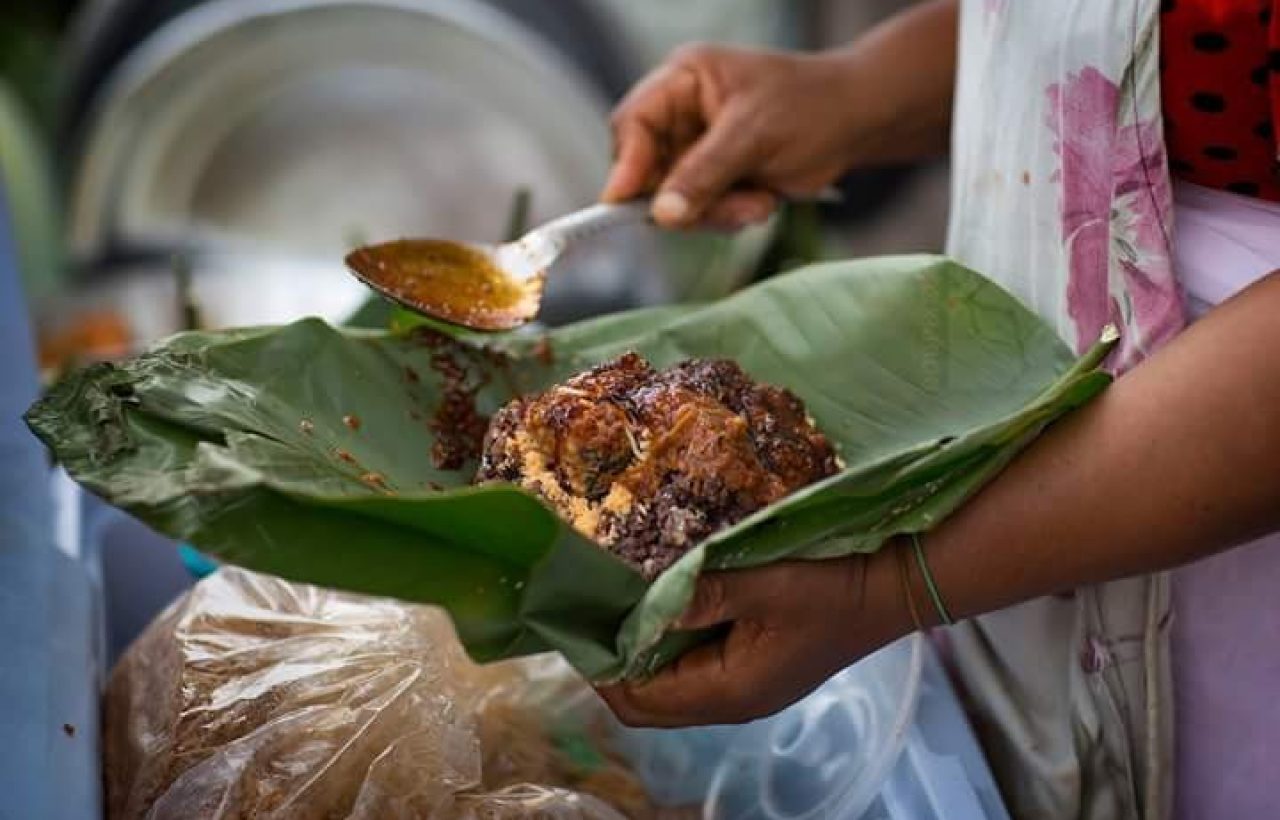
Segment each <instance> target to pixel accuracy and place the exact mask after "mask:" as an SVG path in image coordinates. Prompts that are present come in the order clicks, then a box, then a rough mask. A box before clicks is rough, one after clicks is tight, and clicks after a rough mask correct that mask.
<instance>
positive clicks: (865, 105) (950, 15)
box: [826, 0, 959, 168]
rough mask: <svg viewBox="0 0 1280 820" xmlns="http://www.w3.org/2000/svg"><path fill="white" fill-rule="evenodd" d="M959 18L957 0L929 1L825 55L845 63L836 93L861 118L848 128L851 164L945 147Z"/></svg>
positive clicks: (924, 154)
mask: <svg viewBox="0 0 1280 820" xmlns="http://www.w3.org/2000/svg"><path fill="white" fill-rule="evenodd" d="M958 17H959V15H958V10H957V0H930V1H929V2H925V3H919V4H917V5H915V6H913V7H911V8H909V9H907V10H906V11H903V12H900V13H898V14H895V15H894V16H893V17H891V18H889V19H888V20H886V21H885V22H883V23H881V24H880V25H878V26H876V27H875V28H873V29H872V30H871V31H869V32H867V33H866V34H865V35H863V36H862V37H860V38H858V39H857V40H856V41H854V42H853V43H851V44H850V45H848V46H846V47H844V48H841V49H839V50H837V51H832V52H827V55H826V56H829V57H830V58H831V59H833V60H834V61H836V62H837V63H838V65H839V67H840V77H841V80H840V81H839V86H840V87H839V88H837V89H832V91H831V93H832V98H833V99H835V100H838V101H839V102H840V108H841V110H843V111H846V112H848V113H849V114H850V116H851V119H852V120H854V121H856V123H857V125H856V127H852V128H851V129H850V135H851V136H850V144H849V146H848V147H849V165H850V167H851V168H858V167H867V166H873V165H883V164H891V163H895V162H904V161H910V160H916V159H921V158H926V157H933V156H937V155H939V154H942V153H944V152H945V151H946V149H947V146H948V142H949V138H950V129H951V104H952V96H953V91H954V86H955V73H956V44H957V43H956V40H957V35H958Z"/></svg>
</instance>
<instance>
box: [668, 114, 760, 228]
mask: <svg viewBox="0 0 1280 820" xmlns="http://www.w3.org/2000/svg"><path fill="white" fill-rule="evenodd" d="M756 145H757V140H756V139H754V138H753V137H752V135H751V132H750V129H749V127H747V123H746V122H745V121H744V118H743V117H741V116H739V115H735V114H734V113H733V111H732V110H730V109H727V110H726V111H725V112H724V113H723V114H722V116H720V117H718V118H717V119H716V121H715V122H714V124H713V125H712V126H711V128H709V129H708V130H707V131H706V132H705V133H704V134H703V135H702V136H701V137H700V138H699V139H698V141H697V142H695V143H694V144H693V145H692V146H691V147H690V148H689V150H688V151H686V152H685V153H684V155H683V156H681V157H680V159H679V161H678V162H677V163H676V165H675V167H674V168H672V169H671V173H669V174H668V175H667V178H666V179H665V180H664V181H663V183H662V185H661V187H660V188H659V189H658V195H657V197H655V199H654V202H653V218H654V219H655V220H657V222H658V223H659V224H661V225H664V226H667V227H681V226H684V225H689V224H691V223H693V222H696V221H697V220H698V219H700V218H701V217H702V216H703V215H704V214H705V213H706V212H707V210H708V209H709V208H711V206H712V205H713V204H715V203H716V202H717V201H718V200H719V199H720V198H721V197H722V196H723V195H724V194H725V193H727V192H728V191H729V189H730V188H732V187H733V185H734V183H736V182H738V181H739V180H741V179H743V178H745V177H748V176H750V175H751V173H752V172H753V171H754V170H755V168H754V167H753V166H754V165H755V164H756V160H757V157H756V156H755V154H756Z"/></svg>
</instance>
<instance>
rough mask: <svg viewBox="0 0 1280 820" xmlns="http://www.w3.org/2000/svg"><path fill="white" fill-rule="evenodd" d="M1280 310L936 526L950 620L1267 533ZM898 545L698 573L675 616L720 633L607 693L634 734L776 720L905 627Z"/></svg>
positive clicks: (1146, 369) (1203, 343) (1269, 303)
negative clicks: (719, 628) (687, 602)
mask: <svg viewBox="0 0 1280 820" xmlns="http://www.w3.org/2000/svg"><path fill="white" fill-rule="evenodd" d="M1278 315H1280V271H1276V272H1273V273H1272V274H1270V275H1269V276H1267V277H1265V278H1264V279H1262V280H1261V281H1259V282H1258V283H1256V284H1254V285H1253V286H1251V287H1249V288H1247V289H1246V290H1244V291H1243V292H1241V293H1240V294H1239V295H1237V296H1236V297H1234V298H1233V299H1231V300H1229V301H1228V302H1226V303H1224V304H1223V305H1222V306H1220V307H1218V308H1217V309H1215V310H1213V311H1211V312H1210V313H1209V314H1208V315H1207V316H1206V317H1205V318H1203V319H1202V320H1200V321H1199V322H1197V323H1196V324H1195V325H1194V326H1192V327H1191V328H1190V329H1189V330H1187V331H1186V332H1185V333H1183V334H1182V335H1181V336H1179V337H1178V338H1177V339H1175V340H1174V341H1173V342H1171V343H1170V344H1169V345H1168V346H1166V347H1165V348H1164V349H1163V350H1161V351H1160V352H1159V353H1157V354H1156V355H1155V356H1153V357H1152V358H1151V359H1149V360H1148V361H1146V362H1144V363H1143V364H1140V365H1139V366H1138V367H1136V368H1134V369H1133V370H1132V371H1131V372H1130V373H1128V374H1127V375H1125V376H1123V377H1121V378H1120V379H1118V380H1117V381H1116V382H1115V384H1114V385H1113V386H1112V387H1111V388H1110V389H1109V390H1108V391H1107V392H1106V393H1104V394H1103V395H1102V396H1101V397H1100V398H1099V399H1097V400H1096V401H1094V402H1093V403H1091V404H1089V405H1087V406H1086V407H1085V408H1083V409H1081V410H1079V411H1077V412H1076V413H1074V414H1072V415H1071V416H1069V417H1067V418H1066V419H1064V420H1063V421H1061V422H1059V423H1058V424H1056V425H1055V426H1054V427H1052V428H1051V429H1049V430H1048V431H1047V432H1046V433H1045V434H1044V435H1043V436H1042V437H1041V438H1039V439H1038V440H1037V441H1036V442H1035V443H1034V444H1033V445H1032V446H1030V447H1029V448H1028V449H1027V450H1026V451H1025V452H1024V453H1022V454H1021V455H1020V456H1019V457H1018V458H1016V459H1015V460H1014V461H1013V462H1012V463H1011V464H1010V465H1009V467H1008V468H1007V469H1006V470H1005V471H1004V472H1003V473H1001V474H1000V476H998V477H997V478H996V479H995V480H994V481H993V482H992V483H991V484H989V485H988V486H987V487H986V488H985V489H984V490H982V491H981V492H980V493H979V494H978V495H977V496H975V497H974V498H973V499H972V500H971V501H970V502H969V503H968V504H966V505H965V506H964V507H962V508H961V509H960V510H958V511H957V512H956V513H955V514H954V515H952V516H951V517H950V518H948V519H947V520H946V521H944V522H943V523H942V524H941V525H940V526H939V527H937V528H936V529H935V530H934V531H933V532H931V533H930V534H929V536H928V538H927V542H926V550H927V553H928V559H929V564H930V567H931V568H932V572H933V575H934V577H935V579H936V580H937V582H938V586H939V588H940V589H941V591H942V595H943V597H944V598H945V600H946V603H947V605H948V607H949V608H950V609H951V612H952V614H953V615H954V616H957V617H964V616H971V615H975V614H978V613H982V612H987V611H990V610H993V609H998V608H1001V607H1004V606H1008V605H1010V604H1014V603H1017V602H1020V601H1025V600H1029V599H1031V598H1035V597H1038V596H1041V595H1045V594H1049V593H1054V592H1062V591H1066V590H1070V589H1073V588H1075V587H1079V586H1082V585H1087V584H1093V583H1097V582H1101V581H1106V580H1111V579H1117V578H1122V577H1126V576H1130V575H1136V574H1142V573H1148V572H1154V571H1158V570H1163V569H1168V568H1171V567H1174V566H1177V565H1179V564H1182V563H1186V562H1189V561H1192V560H1195V559H1198V558H1203V557H1206V556H1209V555H1211V554H1213V553H1215V552H1218V551H1221V550H1223V549H1226V548H1228V547H1231V546H1233V545H1236V544H1240V543H1243V542H1245V541H1248V540H1250V539H1252V538H1254V537H1256V536H1260V535H1263V534H1266V533H1269V532H1273V531H1275V530H1277V529H1280V356H1277V355H1275V354H1274V351H1275V350H1276V349H1277V348H1280V323H1278V322H1277V321H1276V317H1277V316H1278ZM902 548H903V547H902V545H900V544H899V545H896V546H894V547H889V548H886V549H885V550H882V551H881V552H880V553H877V554H876V555H873V556H870V557H867V558H863V557H856V558H850V559H842V560H836V561H824V562H814V563H812V564H809V565H805V564H799V563H793V564H782V565H778V566H776V567H767V568H763V569H757V570H743V571H741V572H733V573H720V574H718V575H713V574H709V575H707V576H706V577H705V579H704V580H703V581H702V582H701V583H700V586H699V589H698V591H697V594H696V596H695V601H694V603H693V606H692V607H691V609H690V611H689V612H688V614H687V615H686V616H685V618H684V624H685V625H689V626H706V625H712V624H721V623H728V624H731V628H730V631H729V633H728V636H727V637H726V638H725V639H724V640H722V641H719V642H717V643H714V644H710V645H707V646H704V647H701V648H699V649H697V650H695V651H693V652H691V653H689V654H688V655H686V656H685V657H683V658H681V659H680V660H679V661H678V662H677V663H676V664H675V665H673V666H672V667H670V668H669V669H668V670H666V671H664V672H662V673H660V674H659V675H658V677H656V678H655V679H653V680H652V681H649V682H647V683H644V684H639V685H623V686H617V687H612V688H609V689H606V690H603V691H602V695H603V696H604V697H605V699H606V700H607V701H608V702H609V704H610V705H611V706H612V707H613V708H614V710H615V711H616V712H617V713H618V714H619V716H620V717H621V718H622V719H623V720H624V721H626V722H628V723H631V724H636V725H656V726H679V725H687V724H703V723H734V722H740V721H743V720H750V719H754V718H756V717H761V716H764V715H767V714H771V713H773V712H775V711H777V710H779V709H781V708H783V707H785V706H787V705H789V704H790V703H792V702H794V701H795V700H797V699H799V698H800V697H802V696H803V695H805V694H807V693H808V692H809V691H811V690H812V689H813V688H815V687H816V686H817V685H819V684H820V683H821V682H822V681H823V680H825V678H826V677H827V676H828V675H830V674H831V673H832V672H834V671H836V670H838V669H840V668H842V667H843V666H845V665H847V664H848V663H850V662H852V661H854V660H856V659H857V658H859V657H862V656H864V655H866V654H867V653H869V652H871V651H873V650H875V649H877V648H879V647H880V646H882V645H884V644H886V643H888V642H890V641H892V640H894V639H895V638H897V637H899V636H901V635H904V634H906V633H908V632H910V631H911V630H912V629H913V628H914V625H913V624H912V618H911V615H910V613H909V610H908V606H907V593H906V590H905V589H904V587H903V583H904V581H905V582H906V583H908V584H910V586H911V588H912V589H913V593H912V595H913V597H914V599H915V600H916V601H917V602H927V601H928V598H927V593H926V592H925V588H924V586H923V584H922V582H921V578H920V577H919V574H918V573H910V572H908V573H907V574H906V575H905V576H904V571H903V564H902V563H900V562H899V561H898V560H897V556H896V555H895V552H896V550H899V549H902ZM824 573H829V575H830V577H823V574H824ZM920 612H921V614H922V616H923V617H924V618H925V619H926V621H927V622H928V623H936V620H937V619H936V615H935V614H934V613H933V612H932V610H931V609H930V608H929V607H928V606H927V605H924V606H921V607H920Z"/></svg>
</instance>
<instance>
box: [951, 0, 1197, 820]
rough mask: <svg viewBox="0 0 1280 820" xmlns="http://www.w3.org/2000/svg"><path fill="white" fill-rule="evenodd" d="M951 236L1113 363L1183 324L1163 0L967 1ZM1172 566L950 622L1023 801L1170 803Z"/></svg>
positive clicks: (971, 689)
mask: <svg viewBox="0 0 1280 820" xmlns="http://www.w3.org/2000/svg"><path fill="white" fill-rule="evenodd" d="M960 6H961V25H960V49H959V54H960V58H959V68H958V77H957V85H956V99H955V120H954V131H953V145H952V162H953V170H952V173H953V182H952V202H951V227H950V233H949V236H948V252H949V253H950V254H951V255H952V256H954V257H955V258H956V259H958V260H960V261H961V262H963V263H965V264H967V265H969V266H970V267H973V268H975V269H977V270H980V271H982V272H984V273H985V274H987V275H988V276H991V277H992V278H994V279H995V280H996V281H998V282H1000V283H1001V284H1002V285H1003V286H1005V287H1006V288H1007V289H1009V290H1010V291H1011V292H1013V293H1014V294H1015V295H1017V296H1018V297H1019V298H1021V299H1022V300H1023V301H1024V302H1026V303H1027V304H1028V305H1030V306H1031V307H1032V308H1033V309H1034V310H1035V311H1036V312H1037V313H1039V314H1040V315H1041V316H1042V317H1044V318H1045V319H1046V320H1047V321H1049V322H1050V323H1052V324H1053V325H1054V326H1055V327H1056V328H1057V330H1058V332H1059V334H1060V335H1061V336H1062V337H1063V338H1064V339H1067V340H1068V341H1069V342H1071V343H1072V344H1073V345H1075V347H1076V348H1077V349H1078V350H1084V349H1085V348H1087V347H1089V346H1090V345H1091V344H1092V343H1093V342H1094V341H1096V339H1097V338H1098V336H1099V334H1100V333H1101V331H1102V329H1103V327H1105V326H1106V325H1107V324H1114V325H1116V326H1117V327H1118V328H1119V329H1120V330H1121V334H1122V336H1121V342H1120V344H1119V346H1118V347H1117V349H1116V351H1115V353H1114V354H1113V355H1112V357H1111V359H1110V360H1109V363H1108V364H1109V367H1110V368H1111V369H1113V370H1114V371H1116V372H1118V373H1119V372H1123V371H1125V370H1127V369H1129V368H1131V367H1133V366H1134V365H1135V364H1137V363H1138V362H1140V361H1141V360H1142V359H1143V358H1144V357H1145V356H1146V355H1148V354H1149V353H1150V352H1152V351H1153V350H1155V349H1156V348H1158V347H1159V346H1160V345H1162V344H1163V343H1165V342H1166V341H1168V340H1169V339H1170V338H1172V337H1173V336H1174V335H1176V334H1177V333H1178V332H1179V331H1180V330H1181V329H1182V328H1183V327H1184V325H1185V317H1184V315H1183V306H1182V305H1183V299H1182V294H1181V292H1180V288H1179V286H1178V283H1177V280H1176V279H1175V278H1174V275H1173V268H1172V264H1171V258H1172V244H1171V243H1172V238H1171V229H1172V223H1173V219H1172V207H1173V206H1172V195H1171V187H1170V182H1169V176H1168V171H1167V167H1166V160H1165V150H1164V142H1163V135H1162V133H1161V120H1160V85H1159V53H1158V52H1159V28H1158V26H1159V2H1158V0H1131V1H1130V2H1127V3H1116V2H1113V1H1112V0H1053V2H1039V1H1037V2H1012V1H1011V0H961V2H960ZM1169 624H1170V594H1169V581H1168V578H1167V576H1165V575H1157V576H1151V577H1146V578H1137V579H1131V580H1125V581H1119V582H1114V583H1110V584H1105V585H1103V586H1100V587H1095V588H1090V589H1082V590H1079V591H1077V592H1076V593H1074V594H1072V595H1070V596H1062V597H1053V598H1046V599H1041V600H1037V601H1031V602H1029V603H1026V604H1022V605H1020V606H1017V607H1012V608H1010V609H1007V610H1003V611H1000V612H996V613H992V614H989V615H986V616H983V617H980V618H976V619H973V620H972V621H969V622H967V623H964V624H961V625H958V626H956V627H953V628H952V629H951V630H950V631H949V633H948V636H947V637H948V640H949V643H950V646H951V649H952V653H951V654H952V661H953V665H954V670H953V671H954V673H955V676H956V678H957V681H958V683H959V684H960V687H961V689H962V691H963V692H964V694H965V696H966V698H967V700H968V701H969V704H968V705H969V706H970V709H971V714H972V715H973V716H974V718H975V724H976V727H977V729H978V731H979V733H980V734H981V735H982V737H983V741H984V745H985V748H986V750H987V752H988V755H989V757H990V760H991V762H992V765H993V767H994V768H995V770H996V774H997V777H998V778H999V780H1000V781H1001V787H1002V791H1003V793H1004V796H1005V799H1006V801H1007V803H1008V806H1009V809H1010V812H1011V814H1012V815H1013V816H1014V817H1017V818H1068V817H1069V818H1087V820H1111V819H1112V818H1125V820H1137V818H1149V819H1151V820H1155V819H1156V818H1159V819H1160V820H1163V818H1166V817H1168V816H1169V815H1170V808H1171V788H1170V787H1171V780H1170V778H1171V772H1172V761H1173V755H1172V750H1173V745H1172V744H1173V738H1172V720H1171V717H1172V715H1171V706H1172V697H1171V683H1170V681H1171V677H1170V669H1169Z"/></svg>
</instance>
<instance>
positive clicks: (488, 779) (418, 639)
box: [104, 568, 700, 820]
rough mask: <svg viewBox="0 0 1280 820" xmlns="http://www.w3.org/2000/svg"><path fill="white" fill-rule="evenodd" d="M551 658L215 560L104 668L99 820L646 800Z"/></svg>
mask: <svg viewBox="0 0 1280 820" xmlns="http://www.w3.org/2000/svg"><path fill="white" fill-rule="evenodd" d="M610 731H611V729H610V724H609V719H608V716H607V713H606V712H605V710H604V709H603V707H601V706H600V705H599V704H598V702H596V701H595V700H594V699H593V698H592V697H591V695H590V692H589V690H588V689H587V687H586V685H585V684H583V683H582V682H581V681H580V680H579V679H578V678H577V676H576V675H574V674H573V673H572V672H570V671H569V669H568V667H567V665H566V664H564V663H563V662H562V661H560V660H559V659H557V658H554V657H540V658H534V659H529V660H524V661H513V662H505V663H501V664H493V665H489V666H484V667H480V666H477V665H475V664H473V663H472V662H471V661H470V660H468V658H467V657H466V655H465V654H464V652H463V650H462V648H461V646H460V645H459V644H458V641H457V638H456V636H455V635H454V632H453V629H452V627H451V625H450V623H449V620H448V618H447V617H446V616H445V615H443V614H442V613H441V612H440V611H438V610H435V609H432V608H429V607H422V606H410V605H405V604H399V603H395V602H392V601H384V600H375V599H366V598H359V597H356V596H352V595H347V594H342V593H336V592H330V591H326V590H322V589H318V588H315V587H310V586H305V585H301V584H294V583H289V582H285V581H281V580H279V579H276V578H271V577H268V576H264V575H257V574H254V573H250V572H246V571H243V570H238V569H232V568H227V569H222V570H220V571H218V572H217V573H215V574H214V575H212V576H210V577H209V578H206V579H205V580H203V581H201V582H200V583H199V584H198V585H197V586H196V587H195V588H194V589H193V590H192V591H191V592H190V593H189V594H188V595H186V596H184V597H183V598H182V599H180V600H179V601H177V602H176V603H175V604H174V605H172V606H171V607H170V608H169V609H168V610H166V611H165V612H164V613H163V614H162V615H161V616H160V617H159V618H158V619H157V620H156V621H155V622H154V623H153V624H152V625H151V626H150V627H149V628H148V629H147V630H146V632H145V633H144V634H143V635H142V636H141V637H140V638H139V639H138V640H137V641H136V642H135V643H134V645H133V646H132V647H131V648H130V649H129V651H128V652H127V653H126V654H125V656H124V658H123V659H122V660H121V662H120V663H119V665H118V666H117V667H116V669H115V670H114V672H113V674H112V676H111V680H110V682H109V685H108V690H107V700H106V729H105V735H104V738H105V739H104V752H105V770H106V784H107V803H108V817H109V818H110V820H135V818H147V820H179V818H180V819H181V820H239V818H255V820H284V819H285V818H288V820H312V819H313V818H314V820H399V819H400V818H404V820H422V818H449V819H450V820H452V819H454V818H456V819H457V820H471V819H472V818H474V819H475V820H506V818H513V819H514V818H546V820H618V818H672V817H697V816H699V815H700V812H698V811H696V810H689V811H679V810H676V811H672V810H662V809H658V808H657V807H655V806H654V805H652V803H651V802H650V801H649V799H648V798H647V796H646V794H645V791H644V788H643V786H642V785H641V784H640V781H639V780H638V779H637V778H636V777H635V775H633V774H632V773H631V771H630V770H629V769H628V768H627V767H626V765H625V764H624V763H623V761H622V758H620V757H618V756H617V755H616V754H615V753H614V752H613V751H612V749H611V747H610V744H609V742H608V737H609V733H610Z"/></svg>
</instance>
